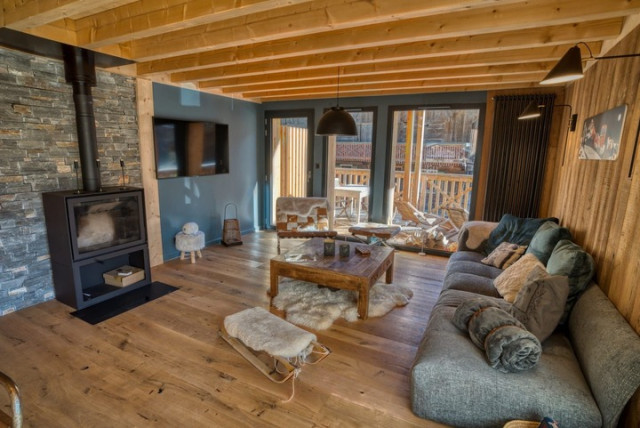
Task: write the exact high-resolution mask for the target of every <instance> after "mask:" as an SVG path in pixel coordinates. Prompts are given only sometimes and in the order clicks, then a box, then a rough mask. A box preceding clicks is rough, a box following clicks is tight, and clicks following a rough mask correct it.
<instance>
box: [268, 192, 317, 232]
mask: <svg viewBox="0 0 640 428" xmlns="http://www.w3.org/2000/svg"><path fill="white" fill-rule="evenodd" d="M276 230H277V231H278V232H283V231H300V232H303V231H305V232H312V231H320V230H329V203H328V201H327V199H326V198H295V197H282V198H278V199H277V200H276Z"/></svg>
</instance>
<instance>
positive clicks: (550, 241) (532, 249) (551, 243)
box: [527, 221, 571, 266]
mask: <svg viewBox="0 0 640 428" xmlns="http://www.w3.org/2000/svg"><path fill="white" fill-rule="evenodd" d="M561 239H569V240H570V239H571V232H569V229H567V228H566V227H560V226H559V225H558V224H556V223H554V222H552V221H547V222H545V223H543V224H542V226H540V228H538V231H537V232H536V234H535V235H533V238H531V244H529V248H527V254H529V253H531V254H533V255H535V256H536V257H537V258H538V260H540V261H541V262H542V264H544V265H545V266H546V264H547V261H548V260H549V257H551V253H552V252H553V249H554V248H555V246H556V244H557V243H558V241H560V240H561Z"/></svg>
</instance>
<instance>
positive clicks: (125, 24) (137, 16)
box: [75, 0, 312, 48]
mask: <svg viewBox="0 0 640 428" xmlns="http://www.w3.org/2000/svg"><path fill="white" fill-rule="evenodd" d="M311 1H312V0H241V1H238V0H217V1H215V2H213V1H211V0H164V1H136V2H135V3H132V4H128V5H125V6H121V7H118V8H114V9H111V10H109V11H107V12H103V13H100V14H96V15H92V16H88V17H85V18H82V19H79V20H77V21H76V23H75V25H76V28H77V38H78V43H80V44H82V45H84V46H86V47H88V48H98V47H102V46H106V45H109V44H113V43H122V42H127V41H130V40H132V39H136V38H141V37H153V36H156V35H158V34H164V33H168V32H172V31H178V30H184V29H186V28H190V27H195V26H200V25H210V24H213V23H217V22H221V21H228V20H233V19H237V18H242V17H245V16H247V15H259V14H261V13H264V12H268V11H271V10H274V9H278V8H282V7H283V6H294V5H299V4H304V3H310V2H311ZM223 25H224V24H223Z"/></svg>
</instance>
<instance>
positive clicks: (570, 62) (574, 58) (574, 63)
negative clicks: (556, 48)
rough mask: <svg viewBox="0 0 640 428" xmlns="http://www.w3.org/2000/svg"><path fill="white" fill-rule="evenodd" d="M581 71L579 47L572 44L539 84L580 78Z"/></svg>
mask: <svg viewBox="0 0 640 428" xmlns="http://www.w3.org/2000/svg"><path fill="white" fill-rule="evenodd" d="M583 75H584V74H583V72H582V55H581V54H580V48H579V47H578V46H574V47H572V48H571V49H569V50H568V51H567V53H566V54H564V56H563V57H562V58H560V61H558V63H557V64H556V65H555V67H553V68H552V69H551V71H550V72H549V74H547V76H546V77H545V78H544V79H542V81H541V82H540V84H541V85H555V84H557V83H564V82H570V81H572V80H577V79H581V78H582V76H583Z"/></svg>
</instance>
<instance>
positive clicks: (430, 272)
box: [0, 232, 447, 428]
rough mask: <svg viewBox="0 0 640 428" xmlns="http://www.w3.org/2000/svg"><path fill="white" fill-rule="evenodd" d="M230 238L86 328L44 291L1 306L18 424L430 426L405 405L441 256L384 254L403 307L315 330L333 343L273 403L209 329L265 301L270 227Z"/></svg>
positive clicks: (266, 388)
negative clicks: (18, 400)
mask: <svg viewBox="0 0 640 428" xmlns="http://www.w3.org/2000/svg"><path fill="white" fill-rule="evenodd" d="M243 241H244V244H243V245H240V246H235V247H229V248H227V247H222V246H220V245H215V246H211V247H208V248H206V249H205V250H203V251H202V254H203V258H202V259H199V260H198V262H197V263H196V264H190V263H189V262H188V261H187V260H184V261H180V260H173V261H170V262H168V263H165V264H163V265H161V266H158V267H156V268H154V269H153V271H152V273H153V279H154V280H156V281H162V282H165V283H167V284H171V285H175V286H177V287H180V290H178V291H176V292H174V293H172V294H169V295H167V296H164V297H162V298H160V299H158V300H155V301H152V302H149V303H147V304H145V305H143V306H141V307H138V308H136V309H133V310H131V311H129V312H126V313H124V314H122V315H119V316H117V317H115V318H112V319H110V320H107V321H104V322H102V323H100V324H98V325H96V326H92V325H89V324H87V323H85V322H83V321H81V320H79V319H77V318H75V317H72V316H71V315H69V312H71V308H69V307H68V306H65V305H63V304H62V303H59V302H57V301H49V302H46V303H43V304H40V305H37V306H33V307H31V308H27V309H24V310H21V311H19V312H16V313H12V314H9V315H6V316H4V317H0V350H1V351H0V370H2V371H4V372H5V373H6V374H8V375H9V376H10V377H12V378H13V379H14V380H15V381H16V382H17V383H18V385H19V388H20V390H21V394H22V401H23V408H24V417H25V426H33V427H67V428H69V427H146V426H158V427H213V426H221V427H227V426H229V427H234V426H246V427H257V426H278V427H315V426H322V427H325V426H326V427H337V426H340V427H349V426H353V427H356V426H358V427H360V426H367V427H403V426H410V427H432V426H440V425H438V424H435V423H431V422H428V421H425V420H422V419H419V418H417V417H416V416H414V415H413V414H412V413H411V410H410V407H409V378H408V374H409V369H410V366H411V362H412V359H413V357H414V355H415V351H416V347H417V345H418V343H419V341H420V338H421V337H422V334H423V332H424V329H425V325H426V322H427V318H428V316H429V313H430V311H431V308H432V306H433V304H434V303H435V301H436V298H437V296H438V293H439V292H440V287H441V283H442V278H443V273H444V267H445V265H446V262H447V259H446V258H442V257H436V256H426V257H421V256H419V255H417V254H416V253H406V252H396V264H395V272H394V283H402V284H406V285H408V286H410V287H411V288H412V290H413V291H414V297H413V299H412V300H411V302H410V303H409V305H407V306H406V307H403V308H397V309H395V310H393V311H392V312H391V313H389V314H387V315H386V316H384V317H381V318H370V319H369V320H367V321H357V322H354V323H347V322H345V321H342V320H340V321H338V322H336V323H335V324H334V325H333V327H331V328H330V329H329V330H324V331H320V332H316V333H317V335H318V338H319V341H320V342H321V343H323V344H325V345H327V346H329V347H330V348H331V349H332V351H333V353H332V354H331V355H330V356H329V357H328V358H327V359H325V360H324V361H322V362H321V363H319V364H318V365H315V366H307V367H305V368H304V370H303V371H302V374H301V375H300V377H299V378H298V380H297V381H296V396H295V399H294V400H293V401H292V402H290V403H286V404H282V403H281V402H280V401H281V400H282V399H283V398H286V397H287V396H288V394H289V392H290V389H289V386H288V385H278V384H274V383H271V382H270V381H269V380H268V379H266V378H265V377H264V376H263V375H262V374H260V373H259V372H258V370H256V369H255V368H253V366H250V365H249V364H248V363H247V362H246V361H245V360H244V359H243V358H242V357H241V356H240V355H239V354H237V353H236V352H235V351H234V350H233V349H232V348H231V347H230V346H229V345H228V344H227V343H226V342H224V341H223V340H222V339H220V338H219V337H218V335H217V330H218V325H220V323H221V321H222V320H223V318H224V317H225V316H226V315H229V314H231V313H234V312H237V311H239V310H242V309H244V308H247V307H253V306H262V307H265V308H267V307H269V297H268V295H267V290H268V288H269V259H270V258H271V257H273V256H274V255H275V253H276V251H275V250H276V242H275V235H274V234H273V233H271V232H260V233H255V234H251V235H246V236H244V237H243ZM299 243H300V241H295V240H285V241H284V242H283V248H284V249H286V248H290V247H292V246H295V245H296V244H299ZM0 396H1V394H0ZM3 398H4V397H3ZM2 403H3V405H4V401H3V402H2ZM5 410H9V409H8V408H6V409H5Z"/></svg>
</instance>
